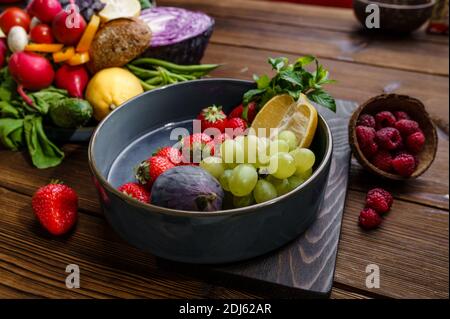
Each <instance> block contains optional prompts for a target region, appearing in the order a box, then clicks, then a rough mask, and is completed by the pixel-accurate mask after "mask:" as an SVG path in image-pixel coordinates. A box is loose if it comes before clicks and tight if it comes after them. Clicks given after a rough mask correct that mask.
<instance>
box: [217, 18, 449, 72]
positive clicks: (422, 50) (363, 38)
mask: <svg viewBox="0 0 450 319" xmlns="http://www.w3.org/2000/svg"><path fill="white" fill-rule="evenodd" d="M236 11H237V12H240V10H238V9H237V10H236ZM212 14H213V16H214V17H215V19H216V27H215V31H214V33H213V36H212V38H211V42H212V43H217V44H228V45H234V46H243V47H249V48H254V49H266V50H271V49H273V48H277V50H279V51H281V52H283V53H290V54H297V55H299V54H312V55H316V56H319V57H325V58H329V59H337V60H342V61H352V62H357V63H363V64H369V65H376V66H382V67H389V68H398V69H402V70H409V71H417V70H418V69H419V68H420V71H421V72H425V73H430V74H440V75H448V66H449V63H448V54H449V51H448V46H445V45H441V44H435V43H429V42H423V41H417V40H412V39H408V38H388V37H380V36H370V37H369V36H367V35H363V34H361V33H358V32H340V31H334V30H324V29H317V28H314V27H310V26H303V27H295V26H291V25H282V24H279V25H276V27H274V25H273V24H271V23H268V22H267V20H266V21H255V20H249V19H236V18H233V17H232V16H228V17H226V18H222V17H219V16H215V15H214V13H212ZM430 52H433V58H432V59H424V57H425V56H428V55H429V54H430ZM419 66H420V67H419Z"/></svg>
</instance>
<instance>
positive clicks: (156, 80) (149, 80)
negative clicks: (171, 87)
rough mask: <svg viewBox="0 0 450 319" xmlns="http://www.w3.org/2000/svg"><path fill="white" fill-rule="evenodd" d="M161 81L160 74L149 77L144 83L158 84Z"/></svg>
mask: <svg viewBox="0 0 450 319" xmlns="http://www.w3.org/2000/svg"><path fill="white" fill-rule="evenodd" d="M161 82H162V78H161V77H160V76H156V77H154V78H150V79H148V80H146V81H145V83H147V84H150V85H157V84H160V83H161Z"/></svg>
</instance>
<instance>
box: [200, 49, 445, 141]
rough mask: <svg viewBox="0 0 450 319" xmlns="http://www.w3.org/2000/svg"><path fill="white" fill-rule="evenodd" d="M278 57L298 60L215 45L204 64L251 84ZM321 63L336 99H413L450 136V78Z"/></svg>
mask: <svg viewBox="0 0 450 319" xmlns="http://www.w3.org/2000/svg"><path fill="white" fill-rule="evenodd" d="M275 56H287V57H288V58H290V59H291V60H294V59H295V58H297V57H298V55H291V54H283V53H282V52H280V51H273V50H254V49H250V48H243V47H230V46H228V45H218V44H211V45H209V47H208V50H207V52H206V55H205V58H204V62H205V63H221V64H223V65H222V67H220V68H219V69H217V70H216V71H215V72H214V73H213V74H212V76H216V77H232V78H240V79H248V80H250V79H251V78H252V75H253V74H271V69H270V66H269V65H268V63H267V58H268V57H275ZM321 62H322V63H323V64H324V66H325V67H326V68H328V69H329V70H330V73H331V77H332V78H333V79H335V80H337V83H336V84H333V85H329V86H327V90H328V91H329V92H330V93H331V94H333V96H334V97H336V98H339V99H343V100H351V101H356V102H358V103H363V102H365V101H366V100H368V99H369V98H371V97H373V96H375V95H378V94H382V93H389V92H395V93H398V94H406V95H411V96H414V97H416V98H418V99H420V100H421V101H422V102H423V103H424V104H425V106H426V107H427V110H428V112H429V113H430V115H431V116H432V118H433V120H434V121H435V123H436V124H437V125H439V127H440V128H441V129H442V130H443V131H444V132H445V133H446V134H448V128H449V108H448V105H449V96H448V90H449V81H448V78H445V77H441V76H434V75H428V74H419V73H414V72H405V71H400V70H391V69H385V68H379V67H372V66H367V65H359V64H355V63H350V62H343V61H335V60H329V59H321Z"/></svg>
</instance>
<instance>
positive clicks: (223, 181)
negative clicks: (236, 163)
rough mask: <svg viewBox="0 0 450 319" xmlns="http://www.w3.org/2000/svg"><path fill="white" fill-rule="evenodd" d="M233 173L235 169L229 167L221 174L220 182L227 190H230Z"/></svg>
mask: <svg viewBox="0 0 450 319" xmlns="http://www.w3.org/2000/svg"><path fill="white" fill-rule="evenodd" d="M232 174H233V170H232V169H227V170H225V171H224V172H223V173H222V175H220V176H219V183H220V185H222V188H223V189H224V190H226V191H227V192H229V191H230V184H229V183H230V178H231V175H232Z"/></svg>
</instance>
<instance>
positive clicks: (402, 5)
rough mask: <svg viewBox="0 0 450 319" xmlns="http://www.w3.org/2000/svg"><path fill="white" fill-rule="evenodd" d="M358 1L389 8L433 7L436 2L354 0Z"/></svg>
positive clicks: (431, 0) (433, 0) (434, 0)
mask: <svg viewBox="0 0 450 319" xmlns="http://www.w3.org/2000/svg"><path fill="white" fill-rule="evenodd" d="M353 1H356V2H362V3H365V4H367V5H369V4H376V5H377V6H379V7H383V8H388V9H426V8H428V7H432V6H434V5H435V4H436V0H430V1H429V2H427V3H424V4H392V3H384V2H378V1H374V0H353Z"/></svg>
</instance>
